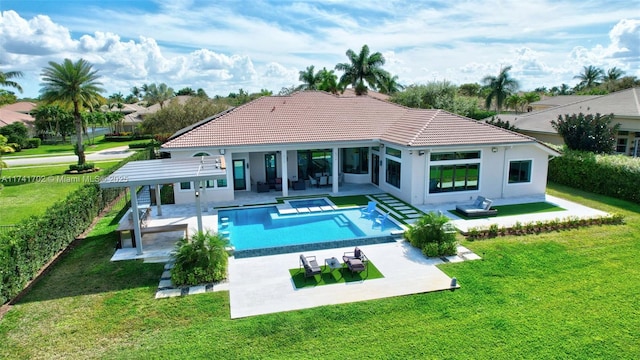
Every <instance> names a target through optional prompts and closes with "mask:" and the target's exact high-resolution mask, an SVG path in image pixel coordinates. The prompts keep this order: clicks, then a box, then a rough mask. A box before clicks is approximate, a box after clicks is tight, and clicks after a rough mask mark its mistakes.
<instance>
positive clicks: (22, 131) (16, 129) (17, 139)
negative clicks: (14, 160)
mask: <svg viewBox="0 0 640 360" xmlns="http://www.w3.org/2000/svg"><path fill="white" fill-rule="evenodd" d="M0 135H4V136H5V137H6V138H7V141H8V142H9V144H18V146H20V148H25V147H26V146H27V139H29V129H27V127H26V126H25V125H24V124H23V123H21V122H14V123H12V124H9V125H6V126H3V127H0ZM15 150H16V151H20V149H15Z"/></svg>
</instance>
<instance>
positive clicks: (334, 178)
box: [331, 146, 340, 194]
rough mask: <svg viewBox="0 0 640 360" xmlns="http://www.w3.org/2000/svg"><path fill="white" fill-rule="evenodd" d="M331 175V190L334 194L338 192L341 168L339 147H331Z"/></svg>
mask: <svg viewBox="0 0 640 360" xmlns="http://www.w3.org/2000/svg"><path fill="white" fill-rule="evenodd" d="M331 163H332V165H331V176H332V185H331V191H332V192H333V193H334V194H337V193H338V185H339V184H338V180H339V178H338V170H340V169H339V168H338V167H339V165H338V164H339V162H338V147H337V146H336V147H333V148H332V149H331Z"/></svg>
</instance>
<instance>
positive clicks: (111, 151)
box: [3, 146, 134, 167]
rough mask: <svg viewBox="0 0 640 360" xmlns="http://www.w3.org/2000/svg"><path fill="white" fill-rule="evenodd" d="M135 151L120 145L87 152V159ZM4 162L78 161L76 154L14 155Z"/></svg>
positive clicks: (37, 163)
mask: <svg viewBox="0 0 640 360" xmlns="http://www.w3.org/2000/svg"><path fill="white" fill-rule="evenodd" d="M133 153H134V151H133V150H130V149H129V146H118V147H114V148H111V149H105V150H101V151H96V152H93V153H88V154H87V161H106V160H118V159H124V158H127V157H129V156H131V155H132V154H133ZM3 160H4V162H5V163H7V165H9V167H11V166H18V165H41V164H58V163H75V162H76V161H78V157H77V156H76V155H56V156H38V155H28V156H12V157H10V158H7V157H5V158H4V159H3Z"/></svg>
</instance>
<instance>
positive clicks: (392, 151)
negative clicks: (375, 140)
mask: <svg viewBox="0 0 640 360" xmlns="http://www.w3.org/2000/svg"><path fill="white" fill-rule="evenodd" d="M386 154H387V155H391V156H394V157H397V158H401V157H402V151H400V150H398V149H394V148H390V147H388V148H387V149H386Z"/></svg>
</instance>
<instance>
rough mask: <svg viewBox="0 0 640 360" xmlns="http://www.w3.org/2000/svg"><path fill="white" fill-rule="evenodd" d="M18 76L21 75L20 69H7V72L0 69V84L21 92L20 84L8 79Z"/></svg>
mask: <svg viewBox="0 0 640 360" xmlns="http://www.w3.org/2000/svg"><path fill="white" fill-rule="evenodd" d="M20 77H22V72H21V71H9V72H2V71H0V86H5V87H7V86H8V87H12V88H15V89H16V90H18V91H20V92H22V87H21V86H20V84H18V83H17V82H15V81H11V80H9V79H15V78H20Z"/></svg>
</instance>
